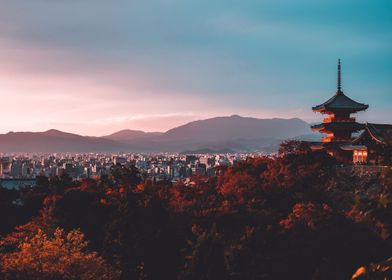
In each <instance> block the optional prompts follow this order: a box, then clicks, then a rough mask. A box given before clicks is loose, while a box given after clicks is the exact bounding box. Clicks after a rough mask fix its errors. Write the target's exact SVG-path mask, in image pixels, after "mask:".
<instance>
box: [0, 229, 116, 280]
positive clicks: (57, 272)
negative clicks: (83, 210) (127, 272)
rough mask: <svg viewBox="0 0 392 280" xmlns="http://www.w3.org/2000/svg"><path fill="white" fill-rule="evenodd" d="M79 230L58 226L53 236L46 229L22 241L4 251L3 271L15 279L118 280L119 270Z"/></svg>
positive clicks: (6, 276) (1, 259) (7, 277)
mask: <svg viewBox="0 0 392 280" xmlns="http://www.w3.org/2000/svg"><path fill="white" fill-rule="evenodd" d="M87 244H88V242H87V241H85V240H84V235H83V233H81V232H80V231H79V230H72V231H70V232H68V233H67V232H65V231H64V230H62V229H60V228H57V229H56V230H55V232H54V234H53V235H50V236H49V235H47V234H46V233H44V232H43V231H42V230H38V231H37V233H36V234H35V235H33V236H31V237H28V238H25V239H21V240H19V244H18V247H17V249H16V250H14V251H12V252H8V253H2V254H0V264H1V273H2V276H3V278H4V279H7V280H8V279H12V280H19V279H20V280H22V279H23V280H24V279H31V280H52V279H59V280H71V279H72V280H74V279H80V280H90V279H91V280H93V279H98V280H106V279H107V280H114V279H117V278H118V275H119V273H118V271H116V270H115V269H114V268H112V267H110V266H109V265H108V264H107V263H106V262H105V260H104V259H103V258H102V257H100V256H98V254H97V253H95V252H88V251H86V250H85V249H86V247H87Z"/></svg>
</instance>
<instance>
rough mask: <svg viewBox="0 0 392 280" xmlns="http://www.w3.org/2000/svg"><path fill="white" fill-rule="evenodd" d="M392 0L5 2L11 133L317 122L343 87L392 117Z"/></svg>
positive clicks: (3, 84)
mask: <svg viewBox="0 0 392 280" xmlns="http://www.w3.org/2000/svg"><path fill="white" fill-rule="evenodd" d="M391 12H392V4H391V2H390V1H376V2H374V1H344V2H342V1H335V0H333V1H328V2H324V3H320V2H318V1H317V3H316V2H315V1H290V0H287V1H262V2H260V1H205V0H202V1H200V0H199V1H193V0H192V1H180V0H170V1H163V0H156V1H124V0H118V1H115V2H113V1H103V0H94V1H92V0H83V1H60V0H58V1H44V0H34V1H31V0H13V1H1V9H0V62H1V63H0V65H1V67H0V98H1V100H2V115H3V121H2V123H1V125H0V133H6V132H8V131H44V130H48V129H51V128H56V129H59V130H63V131H68V132H74V133H79V134H82V135H96V136H102V135H106V134H109V133H112V132H115V131H117V130H120V129H125V128H129V129H141V130H144V131H166V130H168V129H170V128H173V127H175V126H178V125H182V124H185V123H187V122H189V121H192V120H197V119H205V118H209V117H215V116H228V115H233V114H240V115H243V116H252V117H258V118H273V117H281V118H292V117H298V118H301V119H303V120H305V121H308V122H315V121H316V120H319V119H320V116H318V115H316V114H315V113H313V112H312V111H311V106H313V105H315V104H316V103H317V102H322V101H324V100H326V99H328V98H329V97H330V96H331V95H332V94H333V93H334V92H335V90H336V63H337V59H338V58H341V59H342V75H343V91H344V92H345V93H347V94H348V95H349V96H351V97H352V98H354V99H356V100H359V101H361V102H364V103H367V104H370V108H369V110H368V111H367V112H365V113H361V114H359V116H358V117H359V119H360V120H361V119H364V120H365V119H366V120H367V121H373V122H379V123H388V122H390V120H391V119H392V112H391V110H390V107H391V104H392V95H391V90H392V81H391V79H390V77H391V75H392V55H391V54H392V33H391V27H392V18H391V17H390V15H391Z"/></svg>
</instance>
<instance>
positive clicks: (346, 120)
mask: <svg viewBox="0 0 392 280" xmlns="http://www.w3.org/2000/svg"><path fill="white" fill-rule="evenodd" d="M332 122H335V123H342V122H343V123H349V122H355V118H338V117H335V116H330V117H327V118H325V119H324V123H332Z"/></svg>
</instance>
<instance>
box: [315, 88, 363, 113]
mask: <svg viewBox="0 0 392 280" xmlns="http://www.w3.org/2000/svg"><path fill="white" fill-rule="evenodd" d="M367 108H369V105H366V104H363V103H359V102H356V101H354V100H352V99H351V98H349V97H348V96H347V95H345V94H344V93H343V92H342V91H341V90H338V91H337V92H336V94H335V95H334V96H333V97H332V98H330V99H328V100H327V101H326V102H324V103H323V104H320V105H317V106H315V107H313V108H312V110H313V111H315V112H334V111H350V112H358V111H363V110H366V109H367Z"/></svg>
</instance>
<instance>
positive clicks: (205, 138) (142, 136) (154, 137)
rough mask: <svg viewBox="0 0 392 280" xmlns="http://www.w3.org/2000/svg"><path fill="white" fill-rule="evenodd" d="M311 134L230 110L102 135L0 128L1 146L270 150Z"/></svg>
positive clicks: (296, 124)
mask: <svg viewBox="0 0 392 280" xmlns="http://www.w3.org/2000/svg"><path fill="white" fill-rule="evenodd" d="M306 134H308V135H309V134H310V128H309V124H308V123H306V122H305V121H303V120H301V119H298V118H293V119H278V118H274V119H257V118H249V117H241V116H238V115H233V116H229V117H216V118H210V119H205V120H198V121H194V122H190V123H187V124H185V125H181V126H179V127H176V128H173V129H170V130H168V131H166V132H144V131H140V130H130V129H124V130H121V131H118V132H115V133H113V134H110V135H107V136H103V137H91V136H81V135H77V134H73V133H67V132H62V131H59V130H55V129H51V130H48V131H44V132H9V133H7V134H0V152H3V153H6V152H8V153H10V152H29V153H34V152H36V153H51V152H182V151H209V152H214V151H217V152H222V151H233V152H237V151H256V150H259V151H260V150H261V151H268V152H270V151H274V150H276V148H277V146H278V145H279V143H280V142H281V141H282V140H285V139H289V138H298V137H301V136H302V135H306Z"/></svg>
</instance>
